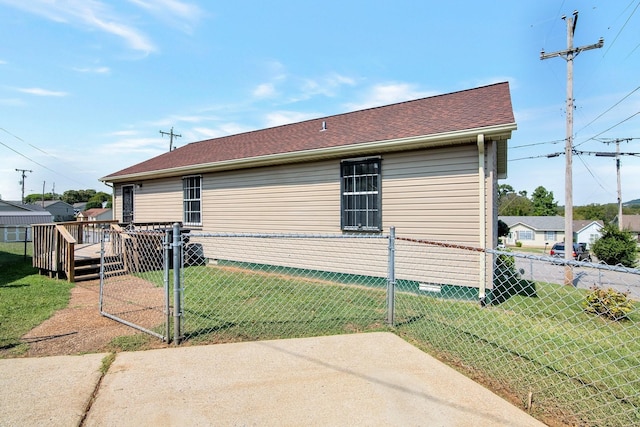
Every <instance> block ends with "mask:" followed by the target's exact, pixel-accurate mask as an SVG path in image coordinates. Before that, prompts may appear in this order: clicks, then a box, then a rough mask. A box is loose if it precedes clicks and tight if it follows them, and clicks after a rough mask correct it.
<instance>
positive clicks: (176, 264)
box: [172, 222, 182, 345]
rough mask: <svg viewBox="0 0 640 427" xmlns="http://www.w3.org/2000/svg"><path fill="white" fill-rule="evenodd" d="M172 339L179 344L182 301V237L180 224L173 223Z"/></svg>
mask: <svg viewBox="0 0 640 427" xmlns="http://www.w3.org/2000/svg"><path fill="white" fill-rule="evenodd" d="M172 246H173V340H174V342H175V344H176V345H177V344H180V337H181V324H180V316H182V302H181V301H180V291H181V283H180V266H181V265H182V262H181V255H182V239H181V236H180V224H178V223H177V222H176V223H175V224H173V245H172Z"/></svg>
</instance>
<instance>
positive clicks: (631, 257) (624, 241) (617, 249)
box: [591, 224, 638, 268]
mask: <svg viewBox="0 0 640 427" xmlns="http://www.w3.org/2000/svg"><path fill="white" fill-rule="evenodd" d="M591 251H592V252H593V253H594V254H595V256H597V257H598V259H599V260H600V261H602V262H604V263H606V264H609V265H618V264H622V265H624V266H625V267H629V268H634V267H635V266H636V264H637V254H638V244H637V241H636V239H635V237H634V236H633V233H631V232H630V231H625V230H623V231H620V230H619V229H618V227H617V226H616V225H615V224H609V225H607V226H605V228H604V229H603V231H602V237H600V238H599V239H598V240H596V242H595V243H594V244H593V245H592V248H591Z"/></svg>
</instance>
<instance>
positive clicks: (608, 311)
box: [584, 287, 632, 321]
mask: <svg viewBox="0 0 640 427" xmlns="http://www.w3.org/2000/svg"><path fill="white" fill-rule="evenodd" d="M592 289H593V290H592V291H591V292H590V293H589V294H588V295H587V300H586V301H585V302H584V307H585V308H584V311H586V312H587V313H591V314H596V315H598V316H602V317H605V318H607V319H611V320H615V321H620V320H625V319H628V316H627V314H628V313H629V312H630V311H631V306H632V302H631V300H630V299H629V298H628V294H626V293H623V292H618V291H616V290H614V289H611V288H609V289H602V288H598V287H593V288H592Z"/></svg>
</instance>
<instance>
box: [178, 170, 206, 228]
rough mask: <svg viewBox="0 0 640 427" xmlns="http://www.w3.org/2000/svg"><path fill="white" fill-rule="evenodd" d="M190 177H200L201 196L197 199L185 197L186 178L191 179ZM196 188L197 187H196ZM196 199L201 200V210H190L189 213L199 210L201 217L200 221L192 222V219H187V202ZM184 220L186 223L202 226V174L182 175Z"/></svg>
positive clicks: (196, 199)
mask: <svg viewBox="0 0 640 427" xmlns="http://www.w3.org/2000/svg"><path fill="white" fill-rule="evenodd" d="M190 178H198V179H199V184H200V185H199V190H200V191H199V194H200V197H199V198H195V199H187V198H186V197H185V182H186V181H185V180H187V179H190ZM194 188H195V187H194ZM194 201H198V202H200V210H199V211H195V210H190V211H188V212H189V213H191V214H193V213H196V212H198V214H199V217H200V221H199V222H192V221H187V210H186V209H185V208H186V206H185V205H186V204H187V203H188V202H194ZM182 221H183V223H184V225H190V226H202V175H187V176H183V177H182Z"/></svg>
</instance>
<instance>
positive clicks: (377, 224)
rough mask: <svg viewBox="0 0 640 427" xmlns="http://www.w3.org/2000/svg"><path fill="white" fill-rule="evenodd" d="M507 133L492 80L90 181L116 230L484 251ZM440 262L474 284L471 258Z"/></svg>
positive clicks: (188, 150)
mask: <svg viewBox="0 0 640 427" xmlns="http://www.w3.org/2000/svg"><path fill="white" fill-rule="evenodd" d="M515 129H516V124H515V120H514V116H513V110H512V106H511V98H510V93H509V85H508V83H498V84H494V85H489V86H484V87H480V88H475V89H470V90H465V91H460V92H455V93H450V94H446V95H440V96H433V97H429V98H422V99H417V100H413V101H407V102H401V103H398V104H393V105H388V106H383V107H377V108H370V109H366V110H361V111H355V112H351V113H345V114H338V115H334V116H329V117H324V118H319V119H313V120H307V121H304V122H300V123H294V124H289V125H284V126H278V127H273V128H268V129H263V130H257V131H253V132H246V133H242V134H237V135H231V136H226V137H221V138H216V139H210V140H205V141H200V142H194V143H191V144H188V145H185V146H183V147H180V148H178V149H176V150H173V151H170V152H167V153H164V154H161V155H159V156H157V157H154V158H152V159H150V160H147V161H144V162H142V163H139V164H136V165H133V166H131V167H128V168H126V169H123V170H121V171H118V172H115V173H112V174H110V175H108V176H105V177H103V178H101V181H103V182H105V183H111V184H113V189H114V190H113V191H114V194H113V209H114V219H117V220H118V221H120V222H123V223H130V222H160V221H162V222H166V221H181V222H183V223H184V224H185V226H186V227H188V228H189V229H191V230H193V231H204V232H242V233H247V232H251V233H340V232H343V233H382V232H388V231H389V228H390V227H391V226H395V227H396V229H397V233H398V235H404V236H411V237H414V238H424V239H431V240H440V241H447V242H451V243H456V244H464V245H472V246H474V247H495V244H496V243H497V230H496V224H497V211H496V209H495V208H494V207H495V205H496V202H495V200H496V194H497V180H498V178H505V177H506V165H507V141H508V140H509V138H510V137H511V133H512V131H514V130H515ZM335 262H336V263H340V260H339V259H337V260H335ZM450 262H451V263H452V267H451V270H452V271H453V270H455V271H456V272H458V273H459V277H458V278H456V279H452V280H456V281H457V282H459V283H463V284H465V285H470V286H477V283H478V277H480V276H478V275H477V274H472V272H476V273H478V274H479V272H480V270H481V269H480V262H479V261H478V258H477V257H475V258H474V260H473V261H466V260H451V261H450ZM454 264H455V265H454ZM463 264H464V268H461V265H463ZM466 267H468V269H467V268H466ZM384 268H385V269H386V266H384Z"/></svg>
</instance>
